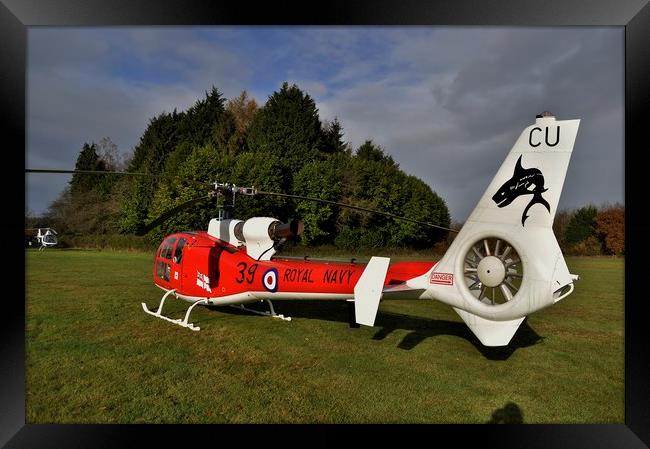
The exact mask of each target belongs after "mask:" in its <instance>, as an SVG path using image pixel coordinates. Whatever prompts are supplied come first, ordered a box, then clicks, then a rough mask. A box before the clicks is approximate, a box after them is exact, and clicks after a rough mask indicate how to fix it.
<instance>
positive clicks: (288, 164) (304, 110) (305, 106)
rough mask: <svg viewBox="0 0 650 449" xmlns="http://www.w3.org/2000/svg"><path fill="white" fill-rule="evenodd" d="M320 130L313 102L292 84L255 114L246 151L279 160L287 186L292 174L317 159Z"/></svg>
mask: <svg viewBox="0 0 650 449" xmlns="http://www.w3.org/2000/svg"><path fill="white" fill-rule="evenodd" d="M322 137H323V134H322V129H321V123H320V119H319V117H318V109H316V104H315V102H314V100H313V99H312V98H311V97H310V96H309V95H307V94H305V93H303V92H302V91H301V90H300V89H299V88H298V86H296V85H295V84H294V85H292V86H289V84H288V83H286V82H285V83H284V84H282V87H281V88H280V90H279V91H277V92H274V93H273V94H272V95H271V96H270V97H269V99H268V101H267V102H266V104H265V105H264V107H263V108H262V109H260V110H259V112H257V114H255V117H254V118H253V120H252V122H251V124H250V126H249V128H248V134H247V136H246V143H247V146H248V148H249V150H250V151H256V152H257V151H260V152H266V153H269V154H273V155H276V156H278V157H280V158H281V159H282V161H283V165H284V167H285V169H286V170H287V173H286V174H287V178H288V181H289V182H288V184H287V187H288V186H289V185H290V178H291V176H292V173H295V172H298V171H299V170H300V168H302V166H303V165H305V164H306V163H308V162H311V161H313V160H316V159H317V158H318V157H319V149H320V148H322Z"/></svg>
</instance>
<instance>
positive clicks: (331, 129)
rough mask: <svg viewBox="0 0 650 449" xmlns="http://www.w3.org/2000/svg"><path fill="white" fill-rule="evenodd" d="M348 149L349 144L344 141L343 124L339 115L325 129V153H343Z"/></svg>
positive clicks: (323, 149)
mask: <svg viewBox="0 0 650 449" xmlns="http://www.w3.org/2000/svg"><path fill="white" fill-rule="evenodd" d="M346 149H347V144H346V143H345V142H344V141H343V126H342V125H341V122H339V119H338V118H337V117H334V121H332V123H329V124H328V125H327V126H326V127H324V129H323V148H322V151H323V152H324V153H343V152H345V151H346Z"/></svg>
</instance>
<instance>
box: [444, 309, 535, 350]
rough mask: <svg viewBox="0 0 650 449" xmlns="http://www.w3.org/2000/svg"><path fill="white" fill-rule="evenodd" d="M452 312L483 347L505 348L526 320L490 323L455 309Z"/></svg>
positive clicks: (490, 321)
mask: <svg viewBox="0 0 650 449" xmlns="http://www.w3.org/2000/svg"><path fill="white" fill-rule="evenodd" d="M454 310H455V311H456V313H458V315H460V317H461V318H462V319H463V321H464V322H465V324H467V327H469V328H470V330H471V331H472V332H473V333H474V335H476V336H477V337H478V339H479V340H481V343H483V344H484V345H485V346H506V345H507V344H508V343H510V340H512V337H513V336H514V335H515V332H517V329H518V328H519V325H520V324H521V322H522V321H524V319H525V318H526V317H523V318H517V319H516V320H510V321H492V320H486V319H485V318H481V317H480V316H478V315H473V314H471V313H469V312H465V311H464V310H462V309H457V308H456V307H454Z"/></svg>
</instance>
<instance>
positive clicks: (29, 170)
mask: <svg viewBox="0 0 650 449" xmlns="http://www.w3.org/2000/svg"><path fill="white" fill-rule="evenodd" d="M25 173H72V174H74V173H81V174H84V175H133V176H153V177H155V176H156V175H152V174H151V173H138V172H129V171H103V170H50V169H40V168H26V169H25Z"/></svg>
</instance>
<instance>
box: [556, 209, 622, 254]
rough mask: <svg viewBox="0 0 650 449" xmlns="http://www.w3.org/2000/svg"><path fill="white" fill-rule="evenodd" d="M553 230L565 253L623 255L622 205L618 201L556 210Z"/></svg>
mask: <svg viewBox="0 0 650 449" xmlns="http://www.w3.org/2000/svg"><path fill="white" fill-rule="evenodd" d="M553 231H554V232H555V236H556V237H557V240H558V243H559V244H560V248H562V250H563V251H564V252H565V253H566V254H572V255H579V256H591V255H623V254H625V207H624V206H623V205H621V204H614V205H610V204H603V205H601V206H600V207H597V206H595V205H593V204H590V205H587V206H584V207H581V208H578V209H575V210H563V211H559V212H558V213H557V214H556V215H555V221H554V222H553Z"/></svg>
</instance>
